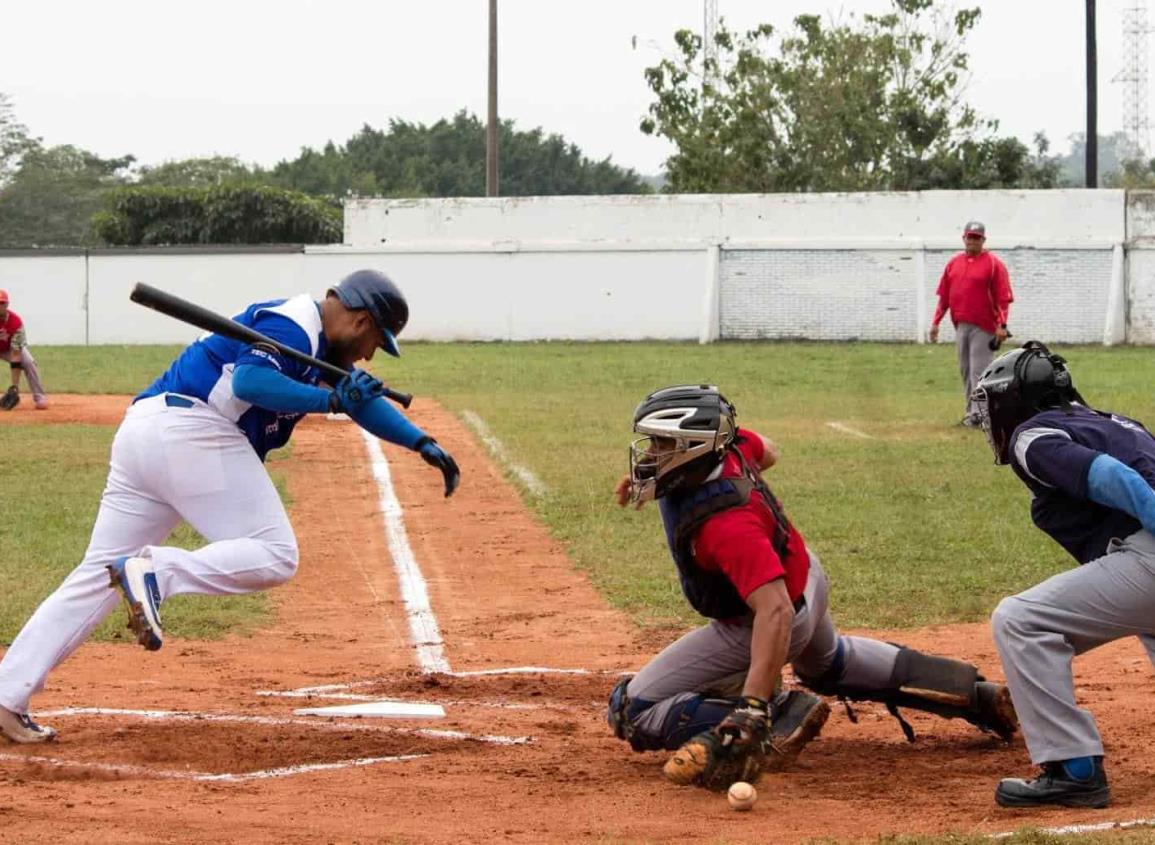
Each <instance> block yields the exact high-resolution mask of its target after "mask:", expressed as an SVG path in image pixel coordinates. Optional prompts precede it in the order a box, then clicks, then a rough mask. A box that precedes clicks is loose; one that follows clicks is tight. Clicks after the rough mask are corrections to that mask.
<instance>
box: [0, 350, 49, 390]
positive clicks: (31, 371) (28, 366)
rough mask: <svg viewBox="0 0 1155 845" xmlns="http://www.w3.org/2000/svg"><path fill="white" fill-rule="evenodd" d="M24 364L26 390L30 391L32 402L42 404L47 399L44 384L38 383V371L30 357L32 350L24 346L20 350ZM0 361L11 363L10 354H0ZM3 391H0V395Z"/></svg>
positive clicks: (34, 360) (9, 352) (33, 359)
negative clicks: (26, 381) (26, 380)
mask: <svg viewBox="0 0 1155 845" xmlns="http://www.w3.org/2000/svg"><path fill="white" fill-rule="evenodd" d="M20 355H21V358H22V360H23V364H24V375H26V376H28V389H29V390H31V391H32V401H34V402H43V401H44V400H45V399H47V398H48V394H46V393H45V392H44V383H43V382H42V381H40V370H38V369H37V368H36V359H35V358H33V357H32V350H31V349H29V348H28V347H27V346H25V347H24V348H23V349H21V350H20ZM0 360H2V361H7V362H8V363H12V352H11V350H9V351H8V352H0ZM2 392H3V391H2V390H0V393H2Z"/></svg>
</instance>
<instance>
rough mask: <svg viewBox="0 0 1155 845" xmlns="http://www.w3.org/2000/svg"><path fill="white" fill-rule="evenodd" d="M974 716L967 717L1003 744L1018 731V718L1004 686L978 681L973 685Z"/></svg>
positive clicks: (1008, 692)
mask: <svg viewBox="0 0 1155 845" xmlns="http://www.w3.org/2000/svg"><path fill="white" fill-rule="evenodd" d="M975 709H976V710H977V711H978V712H977V714H976V716H975V717H973V718H971V717H967V718H968V721H970V722H972V723H974V724H975V725H976V726H977V727H979V728H981V729H982V730H984V731H991V732H992V733H995V734H997V735H998V737H999V739H1001V740H1003V742H1010V741H1011V739H1013V738H1014V735H1015V731H1017V730H1018V729H1019V717H1018V716H1017V715H1016V714H1015V705H1014V703H1013V702H1012V701H1011V691H1010V690H1009V689H1007V687H1006V685H1005V684H996V683H992V682H991V681H979V682H978V683H977V684H975Z"/></svg>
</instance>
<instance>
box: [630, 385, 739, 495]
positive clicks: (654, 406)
mask: <svg viewBox="0 0 1155 845" xmlns="http://www.w3.org/2000/svg"><path fill="white" fill-rule="evenodd" d="M634 431H635V432H637V433H638V434H641V435H643V436H642V437H640V438H638V439H637V440H635V441H634V442H633V444H632V445H631V447H630V491H631V498H632V499H633V501H634V502H636V503H641V502H646V501H649V500H650V499H660V498H661V497H662V496H665V495H666V494H668V493H673V492H675V491H677V490H684V489H689V488H691V487H696V486H697V485H699V484H701V483H702V482H704V481H705V480H706V477H707V476H709V474H710V473H711V472H713V471H714V469H715V468H716V467H717V466H718V464H719V463H721V461H722V457H723V455H724V453H725V451H726V447H727V446H729V445H730V444H731V443H733V442H734V437H735V433H736V431H737V427H736V425H735V423H734V406H733V405H731V404H730V403H729V402H727V401H726V397H724V396H723V395H722V394H721V393H719V392H718V388H716V387H714V386H713V385H709V384H687V385H677V386H675V387H666V388H663V389H661V390H657V391H655V392H653V393H651V394H650V395H649V396H647V397H646V398H645V399H643V400H642V402H641V404H639V405H638V407H637V410H635V411H634Z"/></svg>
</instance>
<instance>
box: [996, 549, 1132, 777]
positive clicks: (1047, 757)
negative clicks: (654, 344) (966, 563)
mask: <svg viewBox="0 0 1155 845" xmlns="http://www.w3.org/2000/svg"><path fill="white" fill-rule="evenodd" d="M991 624H992V626H993V628H994V638H995V645H996V646H997V647H998V650H999V657H1000V658H1001V659H1002V661H1003V671H1004V672H1005V673H1006V676H1007V686H1008V687H1010V690H1011V698H1012V699H1013V700H1014V703H1015V711H1016V712H1017V713H1018V715H1019V721H1020V723H1021V724H1022V729H1023V737H1024V738H1025V739H1026V741H1027V750H1028V751H1029V752H1030V755H1031V762H1033V763H1036V764H1042V763H1048V762H1054V761H1057V760H1069V759H1071V758H1072V757H1097V756H1100V755H1102V753H1103V742H1102V739H1101V738H1100V737H1099V730H1098V728H1097V727H1096V726H1095V719H1094V717H1093V716H1092V715H1091V714H1090V713H1089V712H1088V711H1086V710H1082V709H1080V708H1079V707H1078V706H1077V705H1076V704H1075V681H1074V677H1073V675H1072V673H1071V660H1072V659H1073V658H1074V656H1075V655H1076V654H1083V653H1084V652H1087V651H1090V650H1091V649H1093V648H1097V647H1098V646H1101V645H1103V644H1105V643H1109V642H1112V641H1114V640H1118V639H1122V638H1123V637H1130V636H1137V637H1138V638H1139V641H1140V642H1142V643H1143V647H1144V648H1145V649H1147V656H1148V658H1150V659H1151V661H1152V663H1155V537H1153V536H1151V535H1150V534H1148V533H1147V532H1146V531H1139V532H1137V533H1135V534H1132V535H1131V536H1130V537H1128V538H1127V539H1125V540H1112V541H1111V543H1110V545H1109V546H1108V548H1107V554H1106V555H1105V556H1104V557H1101V558H1099V559H1098V560H1093V561H1091V562H1090V563H1087V564H1084V565H1083V566H1080V567H1079V568H1078V569H1072V570H1070V571H1068V572H1062V573H1060V574H1058V575H1055V576H1053V577H1051V578H1048V579H1047V580H1046V581H1043V582H1042V583H1041V584H1038V585H1037V586H1034V587H1031V588H1030V589H1029V590H1027V591H1025V592H1022V593H1019V594H1018V595H1016V596H1010V597H1008V598H1005V599H1003V600H1002V601H1001V602H1000V603H999V606H998V607H997V608H995V612H994V616H992V617H991Z"/></svg>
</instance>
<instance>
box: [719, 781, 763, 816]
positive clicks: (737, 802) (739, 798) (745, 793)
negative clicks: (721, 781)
mask: <svg viewBox="0 0 1155 845" xmlns="http://www.w3.org/2000/svg"><path fill="white" fill-rule="evenodd" d="M726 800H727V801H729V802H730V809H732V810H752V809H754V802H755V801H757V800H758V790H756V789H755V788H754V787H753V786H752V785H750V784H748V783H746V781H744V780H740V781H736V782H734V783H732V784H730V791H729V792H727V793H726Z"/></svg>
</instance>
